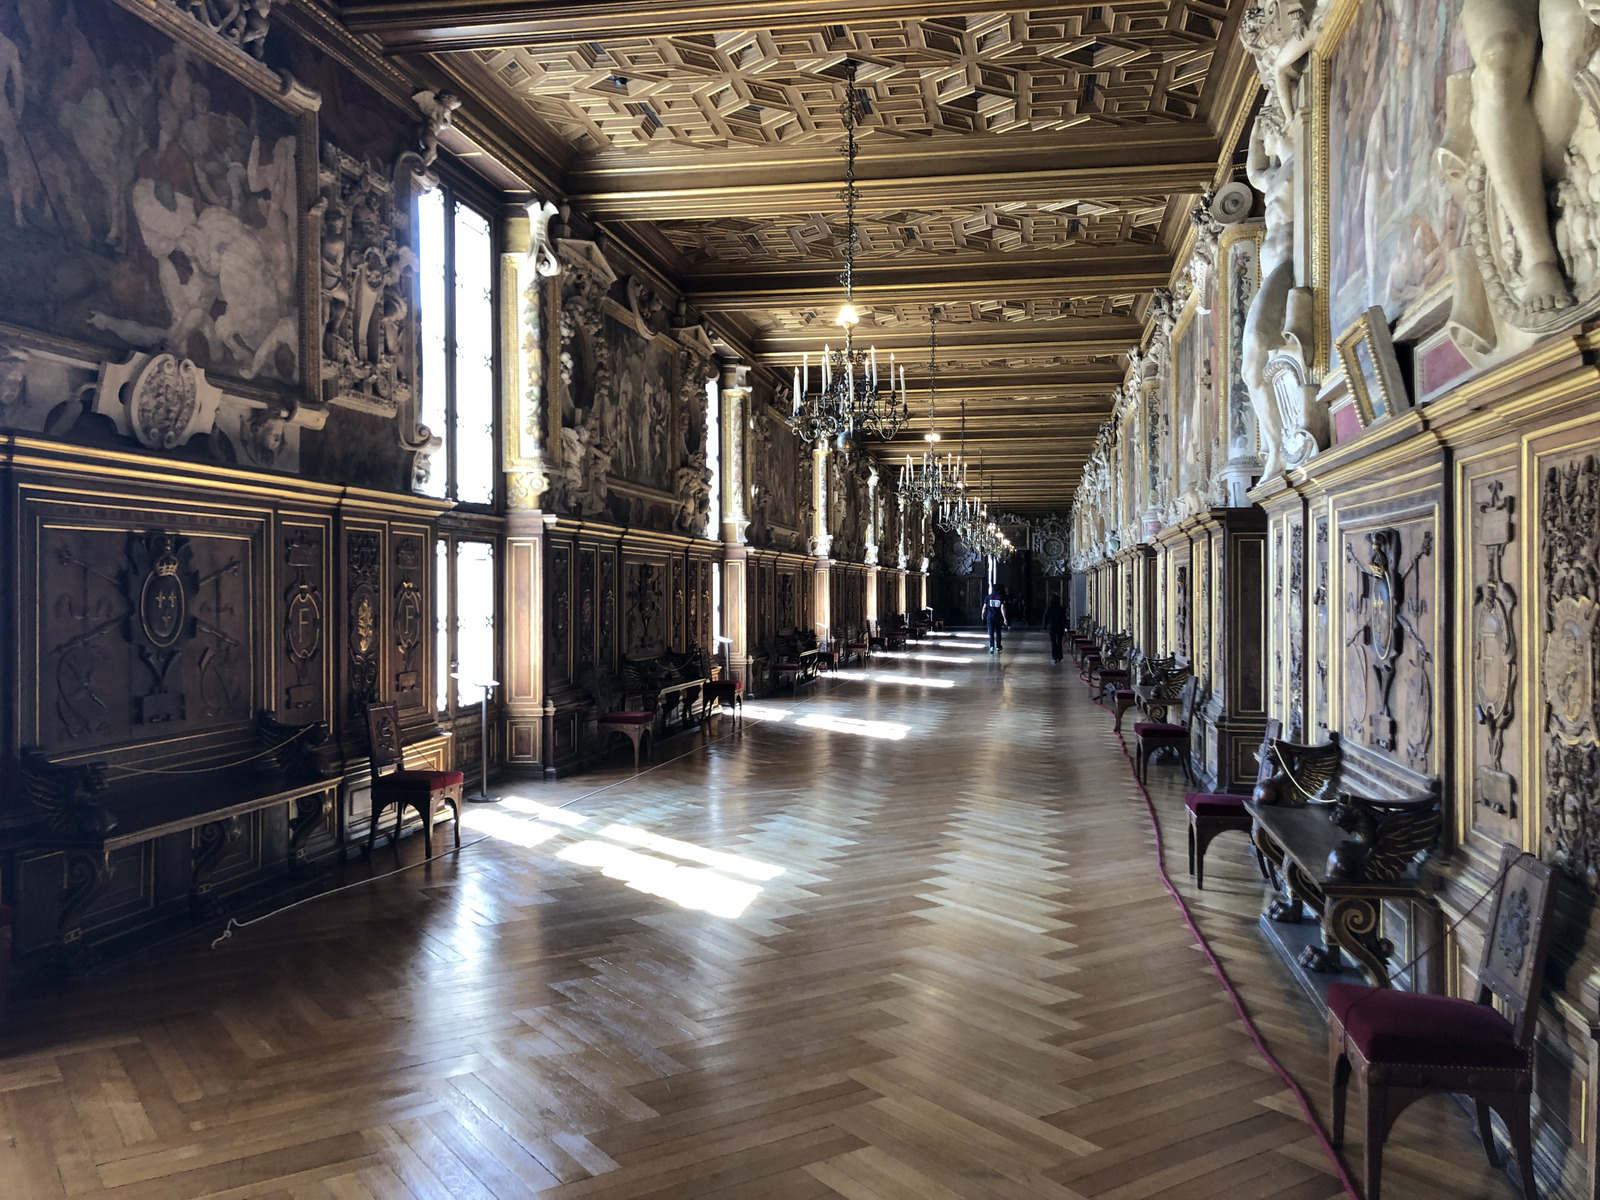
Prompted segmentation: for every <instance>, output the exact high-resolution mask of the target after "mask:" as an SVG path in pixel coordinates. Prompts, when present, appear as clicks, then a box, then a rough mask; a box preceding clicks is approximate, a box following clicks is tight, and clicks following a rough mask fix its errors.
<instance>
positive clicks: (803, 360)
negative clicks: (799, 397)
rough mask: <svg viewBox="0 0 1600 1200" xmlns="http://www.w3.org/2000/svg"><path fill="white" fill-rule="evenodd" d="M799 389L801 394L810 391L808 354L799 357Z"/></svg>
mask: <svg viewBox="0 0 1600 1200" xmlns="http://www.w3.org/2000/svg"><path fill="white" fill-rule="evenodd" d="M800 387H801V391H802V392H809V391H810V390H811V355H810V354H809V353H807V354H802V355H801V356H800Z"/></svg>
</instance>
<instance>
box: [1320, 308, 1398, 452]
mask: <svg viewBox="0 0 1600 1200" xmlns="http://www.w3.org/2000/svg"><path fill="white" fill-rule="evenodd" d="M1338 351H1339V362H1340V364H1341V365H1342V366H1343V368H1344V373H1345V379H1346V382H1347V383H1348V385H1349V388H1350V395H1351V398H1352V399H1353V400H1354V401H1355V406H1356V415H1357V416H1358V417H1360V419H1361V427H1362V428H1363V429H1365V428H1367V427H1368V426H1370V425H1373V424H1375V423H1376V422H1378V421H1383V420H1386V419H1388V418H1389V417H1392V416H1394V415H1395V414H1396V413H1397V412H1400V411H1402V410H1404V409H1407V408H1410V407H1411V396H1410V393H1409V392H1407V391H1406V381H1405V377H1404V376H1403V375H1402V374H1401V373H1400V364H1399V362H1398V361H1397V360H1396V359H1395V356H1394V342H1393V341H1391V340H1390V338H1389V323H1388V321H1387V320H1385V318H1384V315H1383V309H1381V308H1379V307H1378V306H1377V305H1376V304H1374V305H1373V306H1372V307H1371V308H1369V309H1367V311H1366V312H1364V313H1362V314H1361V316H1360V318H1359V319H1358V320H1357V321H1356V323H1355V324H1354V325H1352V326H1351V327H1350V328H1349V329H1346V330H1345V331H1344V332H1343V333H1341V334H1340V335H1339V340H1338Z"/></svg>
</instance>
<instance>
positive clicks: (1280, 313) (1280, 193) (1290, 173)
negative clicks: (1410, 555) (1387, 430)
mask: <svg viewBox="0 0 1600 1200" xmlns="http://www.w3.org/2000/svg"><path fill="white" fill-rule="evenodd" d="M1246 170H1247V172H1248V174H1249V177H1250V183H1251V186H1253V187H1254V188H1255V189H1256V190H1257V191H1258V192H1260V193H1261V194H1262V195H1263V196H1264V197H1265V198H1266V226H1267V230H1266V237H1265V238H1264V239H1263V241H1262V243H1261V257H1260V261H1261V286H1260V288H1259V289H1257V291H1256V294H1255V298H1254V299H1253V300H1251V301H1250V311H1249V313H1248V314H1247V315H1246V316H1245V321H1244V345H1243V347H1242V351H1243V352H1242V355H1241V358H1242V361H1241V363H1240V369H1241V372H1242V374H1243V375H1244V383H1245V387H1247V388H1249V389H1250V406H1251V408H1253V409H1254V410H1255V414H1256V429H1257V432H1258V436H1259V438H1260V441H1261V450H1262V454H1263V456H1264V459H1265V461H1264V464H1263V466H1262V470H1261V477H1262V478H1263V479H1266V478H1269V477H1271V476H1272V475H1274V474H1276V473H1277V472H1278V471H1279V470H1280V469H1281V466H1282V464H1281V462H1280V458H1281V451H1282V445H1283V422H1282V420H1281V419H1280V417H1279V415H1278V402H1277V398H1276V397H1275V396H1274V395H1273V392H1272V386H1271V384H1270V383H1268V382H1267V359H1268V358H1269V357H1271V355H1272V352H1273V351H1274V350H1276V349H1278V347H1280V346H1282V345H1283V344H1284V339H1283V324H1284V321H1285V319H1286V318H1287V317H1288V312H1289V293H1290V291H1291V290H1293V288H1294V147H1293V145H1292V143H1291V142H1290V141H1289V137H1288V130H1286V129H1285V128H1284V125H1283V116H1282V112H1281V110H1279V108H1278V106H1277V104H1276V102H1275V101H1273V100H1272V98H1271V97H1268V100H1267V103H1266V104H1264V105H1262V108H1261V115H1260V116H1259V117H1257V118H1256V126H1255V129H1254V131H1253V132H1252V133H1251V135H1250V155H1249V159H1248V160H1247V165H1246Z"/></svg>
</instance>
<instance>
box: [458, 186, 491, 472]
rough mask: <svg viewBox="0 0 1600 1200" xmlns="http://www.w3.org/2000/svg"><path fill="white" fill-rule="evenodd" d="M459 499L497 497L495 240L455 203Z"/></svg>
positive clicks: (482, 222)
mask: <svg viewBox="0 0 1600 1200" xmlns="http://www.w3.org/2000/svg"><path fill="white" fill-rule="evenodd" d="M455 233H456V247H455V248H456V427H455V431H454V432H455V447H456V450H455V453H456V499H458V500H460V501H462V502H463V503H466V504H492V503H493V502H494V476H495V461H494V240H493V238H492V237H491V236H490V232H489V221H488V218H487V217H484V216H482V215H480V214H479V213H476V212H473V211H472V209H470V208H466V207H464V206H461V205H457V207H456V227H455Z"/></svg>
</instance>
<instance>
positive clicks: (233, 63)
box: [115, 0, 325, 411]
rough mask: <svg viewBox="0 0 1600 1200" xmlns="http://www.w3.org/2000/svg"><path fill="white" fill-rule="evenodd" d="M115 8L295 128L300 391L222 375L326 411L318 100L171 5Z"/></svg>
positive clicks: (246, 388) (147, 2)
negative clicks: (235, 83) (245, 91)
mask: <svg viewBox="0 0 1600 1200" xmlns="http://www.w3.org/2000/svg"><path fill="white" fill-rule="evenodd" d="M115 2H116V4H117V7H119V8H121V9H123V10H125V11H127V12H129V13H131V14H132V15H133V16H135V17H137V18H139V19H140V20H141V21H143V22H145V23H146V24H147V25H149V26H151V27H152V28H154V29H155V30H157V31H158V32H160V33H162V34H163V35H165V36H166V37H169V38H171V39H172V41H173V42H175V43H177V44H178V45H180V46H183V47H184V48H186V49H188V50H190V51H192V52H193V53H194V54H195V55H197V56H198V57H200V58H202V59H204V60H205V61H206V62H207V63H208V64H210V65H211V66H213V67H215V68H217V69H218V70H220V71H222V72H224V73H225V74H227V75H229V76H231V77H232V78H233V79H235V80H237V81H238V82H239V83H240V84H241V85H243V86H244V87H246V88H248V89H249V90H250V91H251V92H252V93H254V94H255V95H257V96H259V97H261V99H262V100H264V101H266V102H267V103H268V104H271V105H272V106H273V107H275V108H277V109H279V110H281V111H282V112H283V113H284V114H285V115H286V116H287V117H288V118H289V119H290V121H292V122H293V124H294V127H295V138H296V141H297V145H296V146H295V174H296V180H295V187H296V192H297V198H298V203H297V204H296V209H297V217H298V222H299V228H298V230H297V231H296V232H297V235H298V241H297V244H296V253H297V256H298V261H297V264H296V267H297V273H298V275H299V278H298V279H297V280H296V283H297V293H298V298H299V303H300V329H299V335H300V336H299V355H300V384H299V387H298V389H292V390H285V389H279V388H268V387H264V386H263V385H261V384H259V383H255V382H253V381H250V380H235V379H233V378H232V377H229V376H218V378H219V379H227V381H228V387H229V390H230V391H234V392H242V393H245V394H250V395H259V396H262V397H263V398H265V397H266V396H272V397H274V398H277V399H288V398H289V397H291V396H292V397H293V398H294V403H293V404H292V405H291V406H290V411H292V410H293V408H294V407H298V406H299V405H306V406H308V407H310V408H314V409H322V408H324V407H325V406H324V404H323V399H322V336H321V335H322V288H321V281H320V277H319V274H318V271H317V264H318V263H319V262H320V261H321V257H322V233H321V220H320V218H319V217H318V216H317V215H316V214H315V212H314V209H313V205H314V204H315V203H316V200H317V196H318V178H317V176H318V169H319V165H320V160H321V147H322V136H321V131H320V128H319V126H320V122H319V120H318V117H317V114H318V112H319V111H320V109H321V108H322V97H321V96H320V95H318V94H317V93H316V92H315V91H313V90H312V89H310V88H308V87H306V86H304V85H303V84H301V83H299V82H298V81H297V80H295V79H294V78H293V77H292V76H290V75H287V74H280V73H279V72H277V71H274V70H273V69H272V68H270V67H268V66H266V65H265V64H264V63H262V62H261V61H259V60H258V59H256V58H254V57H253V56H252V55H251V54H249V53H248V52H247V51H245V50H242V49H240V48H239V47H238V46H237V45H234V44H233V43H231V42H229V41H227V40H226V39H225V38H223V37H221V36H219V35H218V34H217V33H216V32H215V31H213V30H211V29H209V28H207V27H206V26H205V25H203V24H202V23H201V22H199V21H197V20H195V19H194V18H193V17H191V16H190V15H189V13H188V12H186V11H184V10H183V9H182V8H180V7H179V6H177V5H175V4H160V3H155V2H154V0H115Z"/></svg>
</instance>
